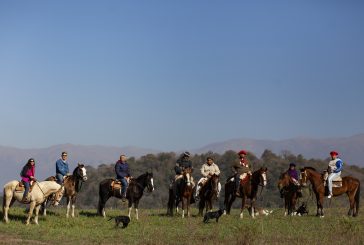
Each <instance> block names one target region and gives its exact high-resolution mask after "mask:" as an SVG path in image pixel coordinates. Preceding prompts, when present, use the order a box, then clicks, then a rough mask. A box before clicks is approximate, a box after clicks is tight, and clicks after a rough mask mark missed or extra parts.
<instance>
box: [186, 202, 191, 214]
mask: <svg viewBox="0 0 364 245" xmlns="http://www.w3.org/2000/svg"><path fill="white" fill-rule="evenodd" d="M190 203H191V197H188V198H187V203H186V204H187V217H190V215H191V213H190Z"/></svg>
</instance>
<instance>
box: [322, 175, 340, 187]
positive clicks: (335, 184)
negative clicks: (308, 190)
mask: <svg viewBox="0 0 364 245" xmlns="http://www.w3.org/2000/svg"><path fill="white" fill-rule="evenodd" d="M328 177H329V173H328V172H327V171H325V172H324V173H323V179H324V185H325V186H327V178H328ZM342 181H343V179H342V178H341V176H339V177H336V178H335V179H333V180H332V187H342Z"/></svg>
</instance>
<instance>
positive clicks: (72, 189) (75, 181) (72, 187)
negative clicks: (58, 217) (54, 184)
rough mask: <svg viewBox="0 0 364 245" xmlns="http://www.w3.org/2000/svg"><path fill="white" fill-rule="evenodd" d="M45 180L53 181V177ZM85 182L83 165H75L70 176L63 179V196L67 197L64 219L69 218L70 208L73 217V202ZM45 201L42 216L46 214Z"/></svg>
mask: <svg viewBox="0 0 364 245" xmlns="http://www.w3.org/2000/svg"><path fill="white" fill-rule="evenodd" d="M47 180H50V181H52V180H53V181H55V180H56V178H55V177H54V176H51V177H48V178H47ZM86 180H87V174H86V168H85V165H84V164H80V163H79V164H77V167H76V168H75V169H74V170H73V174H72V175H67V176H65V177H64V180H63V186H64V195H65V196H66V197H67V213H66V217H67V218H68V217H69V210H70V208H71V206H72V212H71V217H72V218H73V217H75V202H76V196H77V193H78V192H79V191H80V190H81V186H82V183H83V182H85V181H86ZM46 207H47V200H46V201H45V202H44V203H43V204H42V209H43V215H44V216H45V215H46V214H47V208H46Z"/></svg>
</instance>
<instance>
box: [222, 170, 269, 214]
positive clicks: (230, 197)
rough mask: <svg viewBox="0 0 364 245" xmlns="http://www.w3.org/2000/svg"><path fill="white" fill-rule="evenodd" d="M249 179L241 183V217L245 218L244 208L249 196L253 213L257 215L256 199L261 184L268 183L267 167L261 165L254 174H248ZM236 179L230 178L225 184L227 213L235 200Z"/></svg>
mask: <svg viewBox="0 0 364 245" xmlns="http://www.w3.org/2000/svg"><path fill="white" fill-rule="evenodd" d="M247 178H248V179H247V180H246V181H244V180H243V181H244V183H243V184H242V183H240V197H241V198H242V202H241V209H240V218H243V210H244V208H245V207H246V205H245V201H246V199H247V198H249V199H250V201H251V205H250V206H251V209H252V211H251V215H252V217H253V218H254V217H255V210H254V209H255V200H256V197H257V194H258V187H259V185H260V186H262V188H263V187H264V186H266V185H267V168H264V167H261V168H260V169H258V170H257V171H255V172H253V174H252V176H250V175H248V177H247ZM235 198H236V195H235V180H234V177H230V178H228V180H227V182H226V184H225V202H224V204H225V208H226V213H227V214H230V210H231V205H232V204H233V202H234V201H235Z"/></svg>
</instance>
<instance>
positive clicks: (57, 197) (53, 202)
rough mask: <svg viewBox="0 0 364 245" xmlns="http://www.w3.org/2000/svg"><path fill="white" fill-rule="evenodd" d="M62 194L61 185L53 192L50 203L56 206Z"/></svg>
mask: <svg viewBox="0 0 364 245" xmlns="http://www.w3.org/2000/svg"><path fill="white" fill-rule="evenodd" d="M63 194H64V186H63V185H62V186H61V188H59V190H58V191H57V192H56V193H54V194H53V197H52V202H51V205H53V206H58V204H59V203H60V201H61V199H62V197H63Z"/></svg>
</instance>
